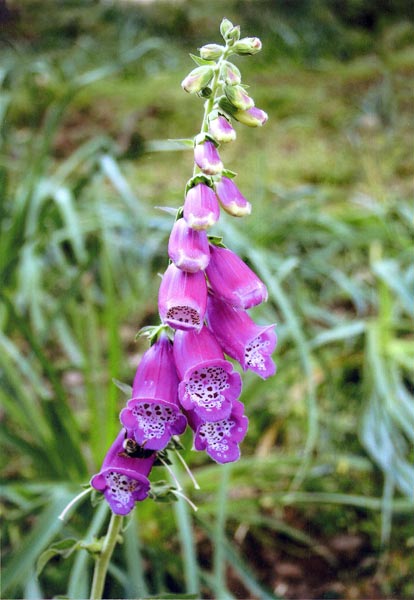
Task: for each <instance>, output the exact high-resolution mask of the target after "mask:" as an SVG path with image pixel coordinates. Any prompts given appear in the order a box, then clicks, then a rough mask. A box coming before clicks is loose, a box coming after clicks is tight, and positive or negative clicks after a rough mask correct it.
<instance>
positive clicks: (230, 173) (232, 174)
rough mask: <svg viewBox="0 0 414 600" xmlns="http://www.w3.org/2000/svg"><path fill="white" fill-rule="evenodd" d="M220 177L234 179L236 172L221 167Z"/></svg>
mask: <svg viewBox="0 0 414 600" xmlns="http://www.w3.org/2000/svg"><path fill="white" fill-rule="evenodd" d="M221 176H222V177H227V178H228V179H234V178H235V177H237V173H235V172H234V171H230V169H223V170H222V172H221Z"/></svg>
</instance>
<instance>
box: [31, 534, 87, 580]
mask: <svg viewBox="0 0 414 600" xmlns="http://www.w3.org/2000/svg"><path fill="white" fill-rule="evenodd" d="M80 547H81V542H80V541H79V540H77V539H75V538H65V539H64V540H60V542H54V543H53V544H51V545H50V546H49V548H47V549H46V550H45V551H44V552H42V554H41V555H40V556H39V558H38V560H37V563H36V577H39V575H40V574H41V572H42V571H43V569H44V568H45V566H46V565H47V563H48V562H49V561H50V560H52V558H55V556H61V557H62V558H68V557H69V556H70V555H71V554H72V553H73V552H75V550H78V549H79V548H80Z"/></svg>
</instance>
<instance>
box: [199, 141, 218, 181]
mask: <svg viewBox="0 0 414 600" xmlns="http://www.w3.org/2000/svg"><path fill="white" fill-rule="evenodd" d="M194 160H195V162H196V164H197V166H198V167H200V169H201V170H202V171H203V173H206V174H207V175H217V174H218V173H221V172H222V170H223V163H222V162H221V158H220V155H219V153H218V152H217V148H216V146H215V144H214V143H213V142H210V141H209V140H205V141H203V142H200V143H198V144H196V145H195V146H194Z"/></svg>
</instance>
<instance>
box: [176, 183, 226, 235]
mask: <svg viewBox="0 0 414 600" xmlns="http://www.w3.org/2000/svg"><path fill="white" fill-rule="evenodd" d="M219 217H220V206H219V203H218V200H217V196H216V194H215V192H214V190H212V189H211V187H209V186H208V185H206V184H205V183H198V184H197V185H195V186H194V187H192V188H190V189H189V190H188V192H187V196H186V198H185V202H184V219H185V220H186V221H187V224H188V226H189V227H191V228H192V229H208V228H209V227H211V226H212V225H214V223H217V221H218V220H219Z"/></svg>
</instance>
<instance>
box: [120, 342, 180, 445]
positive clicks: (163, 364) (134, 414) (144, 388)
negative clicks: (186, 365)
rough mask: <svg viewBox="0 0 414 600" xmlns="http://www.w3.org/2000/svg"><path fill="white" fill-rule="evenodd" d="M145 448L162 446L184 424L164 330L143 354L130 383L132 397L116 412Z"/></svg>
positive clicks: (174, 372)
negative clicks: (119, 411)
mask: <svg viewBox="0 0 414 600" xmlns="http://www.w3.org/2000/svg"><path fill="white" fill-rule="evenodd" d="M120 419H121V423H122V424H123V425H124V426H125V427H126V428H127V429H131V430H133V432H134V437H135V440H136V441H137V443H138V444H139V445H140V446H144V447H145V449H146V450H162V449H163V448H165V446H166V445H167V444H168V442H169V441H170V439H171V436H173V435H180V434H181V433H183V431H184V430H185V428H186V424H187V421H186V418H185V416H184V415H183V414H182V413H181V411H180V406H179V403H178V377H177V372H176V369H175V363H174V356H173V350H172V344H171V342H170V341H169V339H168V337H167V336H166V334H161V337H160V338H159V340H158V341H157V342H155V344H154V345H153V346H151V347H150V348H149V349H148V350H147V351H146V352H145V354H144V356H143V357H142V359H141V362H140V364H139V366H138V369H137V372H136V375H135V378H134V383H133V386H132V398H131V400H129V401H128V403H127V406H126V408H124V409H122V411H121V414H120Z"/></svg>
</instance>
